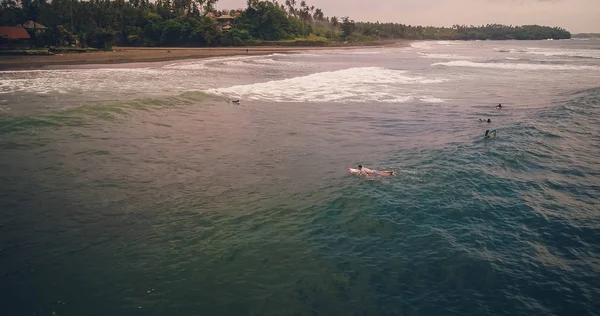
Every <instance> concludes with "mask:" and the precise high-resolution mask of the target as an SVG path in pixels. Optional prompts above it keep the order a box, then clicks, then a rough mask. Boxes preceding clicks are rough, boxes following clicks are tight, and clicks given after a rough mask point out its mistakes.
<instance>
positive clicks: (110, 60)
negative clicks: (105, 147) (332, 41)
mask: <svg viewBox="0 0 600 316" xmlns="http://www.w3.org/2000/svg"><path fill="white" fill-rule="evenodd" d="M410 42H412V41H408V40H401V41H394V42H391V43H387V44H386V43H377V44H373V45H348V46H331V47H323V46H316V47H315V46H297V47H283V46H244V47H198V48H188V47H160V48H158V47H116V48H114V49H113V51H110V52H104V51H101V52H90V53H69V54H60V55H53V56H3V57H2V59H1V60H0V71H8V70H43V69H61V68H69V66H84V65H87V66H93V65H98V66H101V65H102V66H106V65H122V64H131V63H155V62H166V61H175V60H185V59H203V58H211V57H227V56H240V55H248V56H259V55H269V54H274V53H280V54H292V53H299V52H302V51H314V50H338V49H342V50H349V49H364V48H384V47H406V46H408V44H409V43H410Z"/></svg>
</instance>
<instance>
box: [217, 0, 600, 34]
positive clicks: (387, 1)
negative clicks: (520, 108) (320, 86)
mask: <svg viewBox="0 0 600 316" xmlns="http://www.w3.org/2000/svg"><path fill="white" fill-rule="evenodd" d="M284 2H285V0H279V3H284ZM297 2H298V3H300V0H297ZM307 3H308V4H309V5H314V6H315V7H317V8H321V9H323V11H324V13H325V15H326V16H349V17H350V18H351V19H353V20H356V21H372V22H376V21H379V22H397V23H403V24H412V25H434V26H451V25H453V24H467V25H470V24H474V25H480V24H488V23H500V24H513V25H522V24H539V25H548V26H560V27H563V28H565V29H567V30H568V31H570V32H572V33H581V32H599V33H600V0H307ZM244 7H246V0H219V1H218V2H217V8H218V9H235V8H244Z"/></svg>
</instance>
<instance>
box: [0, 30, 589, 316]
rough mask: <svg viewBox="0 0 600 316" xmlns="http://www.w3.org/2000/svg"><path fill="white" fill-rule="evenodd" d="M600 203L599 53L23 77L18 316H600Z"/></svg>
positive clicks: (552, 49)
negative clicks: (369, 173)
mask: <svg viewBox="0 0 600 316" xmlns="http://www.w3.org/2000/svg"><path fill="white" fill-rule="evenodd" d="M229 98H232V99H238V98H239V99H240V100H241V102H240V104H239V105H237V104H233V103H229V102H227V99H229ZM499 103H501V104H502V105H503V108H502V109H501V110H496V109H495V106H496V105H497V104H499ZM488 118H490V119H491V123H485V122H480V121H479V119H488ZM492 129H496V131H497V138H495V139H487V140H486V139H484V137H483V135H484V133H485V131H486V130H492ZM358 164H362V165H364V166H366V167H369V168H373V169H379V170H383V169H393V170H396V171H397V175H396V176H395V177H382V178H380V177H370V178H365V177H361V176H353V175H350V174H349V173H348V171H347V168H348V167H356V166H357V165H358ZM599 199H600V41H598V40H567V41H523V42H516V41H506V42H495V41H477V42H445V41H439V42H436V41H430V42H414V43H412V44H411V45H409V46H406V47H386V48H363V49H348V50H331V51H306V52H302V53H298V54H286V55H279V54H274V55H266V56H237V57H227V58H217V59H203V60H185V61H177V62H164V63H150V64H124V65H105V66H100V65H87V66H77V67H75V66H74V67H71V68H68V69H53V70H37V71H4V72H0V212H1V213H0V215H1V216H0V315H7V316H12V315H53V316H56V315H57V316H63V315H411V316H416V315H461V316H464V315H477V316H480V315H527V316H532V315H540V316H541V315H544V316H550V315H565V316H574V315H576V316H582V315H600V200H599Z"/></svg>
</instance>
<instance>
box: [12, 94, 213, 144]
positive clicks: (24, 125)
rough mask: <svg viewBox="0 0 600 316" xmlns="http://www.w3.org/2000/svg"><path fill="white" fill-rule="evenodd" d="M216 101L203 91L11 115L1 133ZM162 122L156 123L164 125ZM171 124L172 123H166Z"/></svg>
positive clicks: (70, 125) (88, 121)
mask: <svg viewBox="0 0 600 316" xmlns="http://www.w3.org/2000/svg"><path fill="white" fill-rule="evenodd" d="M206 100H215V99H214V96H211V95H208V94H206V93H202V92H187V93H183V94H181V95H180V96H177V97H168V98H164V99H146V100H135V101H126V102H122V103H114V104H108V105H106V104H105V105H92V106H81V107H78V108H73V109H63V110H57V111H54V112H48V113H45V114H41V115H38V116H24V117H8V118H3V119H0V134H9V133H15V132H22V131H25V130H31V129H47V128H60V127H63V126H69V127H82V126H87V125H89V124H95V122H94V121H95V120H106V121H115V120H121V119H123V118H124V117H127V116H129V115H130V114H131V113H132V111H150V110H156V109H164V108H172V107H180V106H191V105H198V104H199V103H198V102H200V101H206ZM160 124H161V123H160V122H158V123H155V125H157V126H161V125H160ZM162 126H166V127H169V126H168V125H162Z"/></svg>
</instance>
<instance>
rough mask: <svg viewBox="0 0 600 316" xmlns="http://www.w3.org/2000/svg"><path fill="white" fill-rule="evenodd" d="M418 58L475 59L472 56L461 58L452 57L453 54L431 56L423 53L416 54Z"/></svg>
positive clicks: (457, 56)
mask: <svg viewBox="0 0 600 316" xmlns="http://www.w3.org/2000/svg"><path fill="white" fill-rule="evenodd" d="M417 54H419V57H421V58H429V59H475V58H476V57H474V56H462V55H453V54H433V53H423V52H418V53H417Z"/></svg>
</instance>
